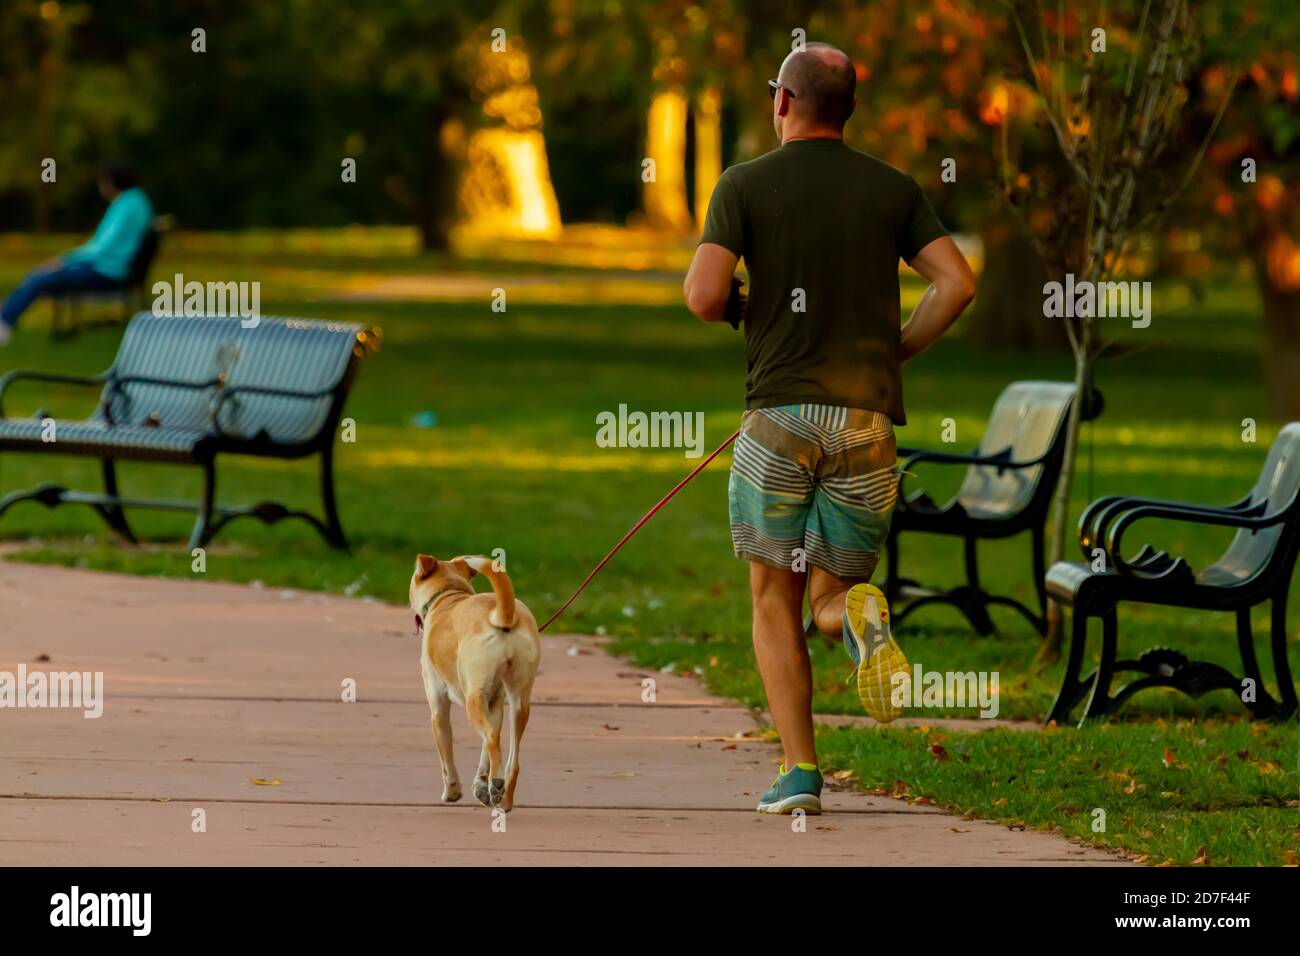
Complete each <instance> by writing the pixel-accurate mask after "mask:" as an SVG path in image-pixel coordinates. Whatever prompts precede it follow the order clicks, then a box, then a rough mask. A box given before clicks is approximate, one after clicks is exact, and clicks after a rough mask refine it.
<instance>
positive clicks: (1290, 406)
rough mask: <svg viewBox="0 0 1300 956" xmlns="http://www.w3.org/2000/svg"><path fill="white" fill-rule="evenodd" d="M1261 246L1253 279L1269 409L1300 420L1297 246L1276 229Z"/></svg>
mask: <svg viewBox="0 0 1300 956" xmlns="http://www.w3.org/2000/svg"><path fill="white" fill-rule="evenodd" d="M1260 245H1261V247H1262V249H1261V255H1259V256H1258V257H1256V259H1255V278H1256V281H1257V282H1258V283H1259V297H1260V300H1261V303H1262V305H1263V310H1264V336H1265V338H1264V341H1265V350H1264V381H1265V383H1266V384H1267V387H1268V400H1269V408H1270V410H1271V411H1272V413H1273V415H1274V416H1276V417H1277V418H1280V419H1281V420H1282V421H1296V420H1297V419H1300V275H1297V274H1294V273H1298V272H1300V248H1298V247H1296V246H1295V245H1294V244H1293V243H1292V242H1291V241H1290V237H1289V236H1287V235H1286V234H1285V233H1279V232H1275V233H1273V234H1272V235H1269V236H1267V237H1265V239H1264V241H1263V242H1262V243H1261V244H1260ZM1293 263H1295V264H1294V265H1293Z"/></svg>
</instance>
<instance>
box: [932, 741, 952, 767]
mask: <svg viewBox="0 0 1300 956" xmlns="http://www.w3.org/2000/svg"><path fill="white" fill-rule="evenodd" d="M930 753H932V754H934V759H936V760H938V761H939V762H940V763H942V762H943V761H945V760H947V759H948V751H946V750H944V749H943V744H930Z"/></svg>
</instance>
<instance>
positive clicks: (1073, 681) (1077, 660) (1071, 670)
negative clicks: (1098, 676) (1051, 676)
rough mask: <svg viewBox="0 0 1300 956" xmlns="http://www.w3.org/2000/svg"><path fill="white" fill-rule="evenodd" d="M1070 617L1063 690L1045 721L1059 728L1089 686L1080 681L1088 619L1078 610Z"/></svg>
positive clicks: (1062, 678)
mask: <svg viewBox="0 0 1300 956" xmlns="http://www.w3.org/2000/svg"><path fill="white" fill-rule="evenodd" d="M1070 617H1071V625H1072V633H1071V636H1070V653H1069V656H1068V657H1067V658H1066V661H1065V673H1064V674H1063V675H1061V689H1060V690H1059V691H1057V692H1056V700H1055V701H1053V702H1052V709H1051V710H1050V711H1048V712H1047V719H1046V721H1044V723H1052V722H1053V721H1055V723H1056V724H1057V726H1063V725H1064V724H1065V722H1066V721H1068V720H1069V719H1070V711H1072V710H1074V708H1075V706H1076V705H1077V704H1078V703H1079V701H1081V700H1083V697H1084V695H1085V694H1086V693H1087V692H1088V686H1089V684H1088V682H1087V681H1081V680H1079V671H1080V670H1082V669H1083V651H1084V647H1085V645H1086V644H1087V643H1088V618H1087V616H1086V615H1084V614H1081V613H1080V612H1079V611H1077V610H1076V611H1073V612H1072V613H1071V615H1070Z"/></svg>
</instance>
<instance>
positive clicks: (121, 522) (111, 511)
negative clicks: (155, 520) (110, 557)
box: [97, 458, 140, 544]
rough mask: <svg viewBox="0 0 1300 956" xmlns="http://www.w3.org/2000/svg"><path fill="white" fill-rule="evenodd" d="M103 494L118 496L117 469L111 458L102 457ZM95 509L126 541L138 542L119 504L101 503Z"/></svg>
mask: <svg viewBox="0 0 1300 956" xmlns="http://www.w3.org/2000/svg"><path fill="white" fill-rule="evenodd" d="M104 494H106V495H108V496H109V497H110V498H116V497H118V493H117V470H116V465H115V463H114V462H113V460H112V459H111V458H105V459H104ZM97 510H98V511H99V513H100V515H101V516H102V517H103V518H104V520H105V521H106V522H107V523H108V526H109V527H110V528H112V529H113V530H114V531H116V532H117V533H118V534H120V535H121V536H122V537H123V538H125V539H126V541H127V542H129V543H130V544H139V543H140V542H139V541H137V540H136V537H135V534H134V533H133V532H132V531H131V526H130V525H129V524H127V523H126V512H124V511H123V510H122V506H121V505H101V506H100V507H99V508H98V509H97Z"/></svg>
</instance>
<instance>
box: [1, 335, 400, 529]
mask: <svg viewBox="0 0 1300 956" xmlns="http://www.w3.org/2000/svg"><path fill="white" fill-rule="evenodd" d="M378 335H379V333H378V330H376V329H365V328H363V327H362V326H360V325H353V324H349V323H342V322H317V321H311V320H308V319H285V318H274V317H264V318H262V319H261V321H260V323H259V324H258V325H257V326H256V327H253V328H244V327H243V326H242V323H241V321H240V320H239V319H228V318H214V317H208V316H202V317H184V318H181V317H177V318H169V317H160V316H154V315H152V314H150V313H147V312H141V313H140V314H138V315H136V316H135V318H133V319H132V320H131V322H130V324H129V325H128V326H127V329H126V332H125V334H124V335H123V338H122V343H121V345H120V346H119V348H118V352H117V357H116V359H114V361H113V365H112V367H111V368H110V369H109V370H108V371H107V372H105V373H103V374H102V375H98V376H95V377H90V378H84V377H78V376H71V375H54V374H47V373H43V372H35V371H25V370H15V371H12V372H9V373H7V374H5V375H3V376H0V452H14V451H17V452H36V453H44V454H56V455H74V456H80V457H89V458H98V459H100V460H101V461H102V463H103V475H104V493H103V494H92V493H86V492H78V491H70V490H68V489H66V488H63V487H61V486H58V485H53V484H46V485H41V486H40V487H37V488H33V489H30V490H27V491H18V492H14V493H13V494H10V495H7V496H5V497H4V498H0V515H3V514H4V512H5V511H7V510H8V509H9V508H11V507H13V506H14V505H15V504H17V503H18V502H20V501H29V500H32V501H39V502H40V503H41V504H43V505H45V506H46V507H50V508H53V507H56V506H58V505H60V504H65V503H74V504H85V505H89V506H90V507H92V508H93V509H94V510H95V511H96V512H98V513H99V515H100V517H102V518H103V519H104V520H105V521H106V522H107V523H108V525H109V527H111V528H112V529H113V530H114V531H116V532H118V533H119V534H120V535H122V537H124V538H126V539H127V540H128V541H131V542H134V541H135V536H134V534H132V532H131V528H130V526H129V525H128V524H127V521H126V514H125V509H127V508H156V509H161V510H167V511H189V512H195V513H196V515H197V516H196V518H195V522H194V531H193V534H192V535H191V537H190V547H191V548H196V547H202V546H204V545H206V544H207V543H208V542H209V541H210V540H211V539H212V538H213V536H214V535H216V534H217V532H219V531H220V530H221V529H222V528H223V527H225V526H226V525H227V524H228V523H230V522H231V521H232V520H234V519H235V518H240V517H244V516H249V515H251V516H253V517H256V518H258V519H260V520H261V521H263V522H264V523H267V524H271V523H273V522H276V521H279V520H281V519H282V518H288V517H294V518H303V519H305V520H306V521H308V522H310V523H311V525H312V526H313V527H315V528H316V530H317V531H319V532H320V533H321V535H322V536H324V538H325V540H326V541H328V542H329V543H330V544H331V545H333V546H334V547H336V548H341V549H345V550H346V548H347V540H346V539H345V537H344V535H343V528H342V526H341V525H340V524H339V516H338V510H337V508H336V506H335V500H334V468H333V461H334V435H335V431H336V430H337V428H338V423H339V420H340V417H341V415H342V412H343V403H344V400H345V399H346V397H347V393H348V388H349V386H350V385H351V383H352V378H353V375H354V374H355V373H356V366H357V360H358V359H359V358H361V357H362V356H363V355H365V354H366V353H367V352H370V351H374V350H375V349H377V347H378ZM21 379H34V380H37V381H43V382H51V383H60V384H71V385H81V386H89V387H92V388H99V389H101V392H100V400H99V405H98V407H97V408H96V410H95V412H94V413H93V414H92V415H91V416H90V417H89V418H87V419H85V420H83V421H57V420H52V419H47V418H46V417H45V416H44V415H43V413H37V415H36V416H34V417H32V418H7V417H4V411H3V401H4V396H5V393H6V392H7V391H8V389H9V386H11V385H12V384H13V383H14V382H16V381H18V380H21ZM224 454H230V455H252V456H257V457H266V458H286V459H292V458H304V457H307V456H310V455H317V454H318V455H320V457H321V477H320V480H321V497H322V499H323V504H324V512H325V514H324V520H323V521H322V520H320V519H318V518H316V517H315V516H313V515H311V514H308V513H306V512H302V511H291V510H290V509H288V508H286V507H285V506H284V505H281V504H277V503H275V502H263V503H261V504H258V505H255V506H253V507H250V508H227V507H221V506H218V505H217V504H216V501H215V493H216V459H217V456H218V455H224ZM118 461H145V462H171V463H176V464H188V465H198V466H199V467H200V468H202V470H203V477H204V486H203V496H202V499H201V500H200V501H198V502H184V501H159V500H141V499H131V498H124V497H122V496H120V495H119V494H118V487H117V474H116V471H115V465H116V462H118Z"/></svg>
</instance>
